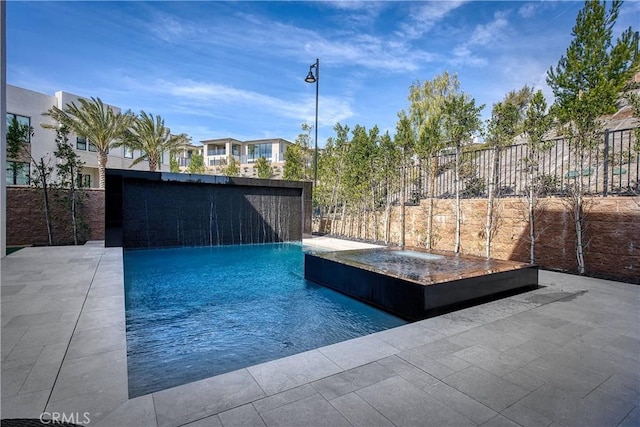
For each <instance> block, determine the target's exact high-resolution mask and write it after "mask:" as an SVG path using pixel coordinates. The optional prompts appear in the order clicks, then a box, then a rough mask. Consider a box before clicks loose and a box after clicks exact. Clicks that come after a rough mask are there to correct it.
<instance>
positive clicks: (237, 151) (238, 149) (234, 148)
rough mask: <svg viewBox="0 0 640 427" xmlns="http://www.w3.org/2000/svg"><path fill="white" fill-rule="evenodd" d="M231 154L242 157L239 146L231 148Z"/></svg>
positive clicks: (234, 145) (235, 145)
mask: <svg viewBox="0 0 640 427" xmlns="http://www.w3.org/2000/svg"><path fill="white" fill-rule="evenodd" d="M231 154H232V155H234V156H239V155H240V146H239V145H237V144H233V145H232V146H231Z"/></svg>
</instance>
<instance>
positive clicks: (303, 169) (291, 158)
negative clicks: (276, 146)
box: [284, 123, 314, 181]
mask: <svg viewBox="0 0 640 427" xmlns="http://www.w3.org/2000/svg"><path fill="white" fill-rule="evenodd" d="M301 128H302V133H300V134H298V137H297V138H296V141H295V144H294V145H290V146H288V147H287V149H286V150H285V152H284V160H285V164H284V179H288V180H292V181H304V180H310V179H311V178H312V175H313V172H312V167H313V162H314V160H313V159H312V158H313V152H312V150H311V149H310V148H309V146H310V141H311V130H313V126H311V125H309V124H307V123H303V124H302V125H301Z"/></svg>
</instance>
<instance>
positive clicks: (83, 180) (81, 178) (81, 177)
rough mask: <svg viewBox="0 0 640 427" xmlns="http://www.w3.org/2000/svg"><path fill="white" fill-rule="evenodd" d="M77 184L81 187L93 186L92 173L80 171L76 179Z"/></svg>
mask: <svg viewBox="0 0 640 427" xmlns="http://www.w3.org/2000/svg"><path fill="white" fill-rule="evenodd" d="M76 184H77V185H78V187H80V188H91V175H89V174H81V173H79V174H78V177H77V179H76Z"/></svg>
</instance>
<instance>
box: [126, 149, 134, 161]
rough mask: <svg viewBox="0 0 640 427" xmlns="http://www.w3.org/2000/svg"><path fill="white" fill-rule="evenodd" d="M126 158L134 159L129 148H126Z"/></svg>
mask: <svg viewBox="0 0 640 427" xmlns="http://www.w3.org/2000/svg"><path fill="white" fill-rule="evenodd" d="M124 158H125V159H133V150H132V149H131V148H129V147H124Z"/></svg>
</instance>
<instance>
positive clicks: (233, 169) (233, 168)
mask: <svg viewBox="0 0 640 427" xmlns="http://www.w3.org/2000/svg"><path fill="white" fill-rule="evenodd" d="M222 174H223V175H226V176H240V163H239V162H238V161H237V160H236V158H235V157H233V156H231V157H229V160H228V162H227V165H226V166H225V167H223V168H222Z"/></svg>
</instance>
